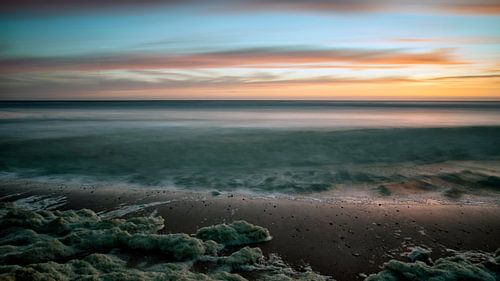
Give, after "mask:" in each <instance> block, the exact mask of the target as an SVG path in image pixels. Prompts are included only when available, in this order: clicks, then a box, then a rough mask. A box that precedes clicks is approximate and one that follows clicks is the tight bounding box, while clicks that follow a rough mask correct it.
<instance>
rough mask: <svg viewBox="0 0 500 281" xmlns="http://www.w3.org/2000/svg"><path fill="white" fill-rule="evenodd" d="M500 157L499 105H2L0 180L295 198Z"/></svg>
mask: <svg viewBox="0 0 500 281" xmlns="http://www.w3.org/2000/svg"><path fill="white" fill-rule="evenodd" d="M498 160H500V103H498V102H324V101H317V102H316V101H289V102H285V101H265V102H264V101H141V102H136V101H123V102H121V101H120V102H111V101H108V102H0V173H1V176H0V180H1V179H4V180H5V179H12V178H17V179H30V178H36V179H47V180H61V181H65V180H72V181H75V180H81V181H82V182H87V183H88V182H93V181H95V182H101V183H102V182H115V183H116V182H120V183H124V184H133V185H141V186H158V187H163V188H176V189H190V190H193V189H194V190H198V189H201V190H231V191H233V190H244V191H250V192H259V193H260V192H263V193H269V192H278V193H287V194H291V193H314V192H321V191H325V190H331V189H334V188H335V187H336V186H338V185H344V184H349V183H364V184H373V185H374V186H378V185H379V184H381V183H387V182H390V181H395V180H398V179H399V180H400V179H401V178H402V177H403V175H402V174H400V173H398V172H394V173H393V174H390V173H389V174H388V173H386V172H384V173H382V174H381V173H376V172H367V170H366V169H365V167H398V166H401V165H406V166H407V165H408V164H410V165H433V164H439V163H448V162H468V163H470V162H474V161H479V162H481V161H483V162H484V161H493V162H495V161H498ZM466 172H470V173H472V174H474V175H475V176H477V174H478V173H476V172H475V171H466ZM493 172H495V171H493ZM479 174H480V173H479ZM491 176H492V175H491V174H489V175H486V174H485V175H484V177H485V178H487V179H488V177H491ZM493 176H494V175H493ZM458 177H459V179H463V177H467V175H466V176H463V175H459V176H458ZM469 178H470V177H469ZM473 178H474V177H473ZM474 179H476V178H474ZM489 180H490V181H491V180H492V182H490V183H487V184H490V185H493V187H495V185H496V182H495V180H496V179H495V178H489Z"/></svg>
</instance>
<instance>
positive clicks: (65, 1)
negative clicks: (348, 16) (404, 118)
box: [0, 0, 500, 15]
mask: <svg viewBox="0 0 500 281" xmlns="http://www.w3.org/2000/svg"><path fill="white" fill-rule="evenodd" d="M189 5H198V6H205V7H209V8H210V7H211V8H213V10H218V11H221V10H227V9H230V10H232V11H241V12H246V11H252V10H257V11H258V10H266V11H267V10H296V11H314V12H323V13H324V12H350V13H367V12H378V11H382V12H385V11H402V12H405V11H409V12H418V11H423V12H429V11H431V12H433V11H434V12H435V11H438V12H445V13H458V14H482V15H490V14H491V15H495V14H500V3H499V2H498V1H495V0H477V1H460V0H459V1H455V0H438V1H430V0H427V1H425V0H423V1H416V0H403V1H393V0H372V1H369V0H232V1H229V0H212V1H202V0H186V1H181V0H145V1H135V0H117V1H111V0H104V1H100V0H87V1H77V0H46V1H35V0H6V1H2V4H1V5H0V12H28V13H36V14H43V13H50V14H53V13H68V12H81V11H89V10H100V11H102V10H109V11H113V12H116V11H117V10H119V9H137V8H151V7H155V8H165V7H166V8H169V7H177V6H189Z"/></svg>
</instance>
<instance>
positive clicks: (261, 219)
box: [0, 181, 500, 281]
mask: <svg viewBox="0 0 500 281" xmlns="http://www.w3.org/2000/svg"><path fill="white" fill-rule="evenodd" d="M47 185H50V184H47ZM47 185H44V184H40V183H38V184H37V183H33V182H29V181H25V182H24V185H21V184H19V183H17V184H14V183H10V184H9V183H5V182H4V183H0V197H1V198H0V201H3V202H6V201H15V200H18V199H21V198H25V199H26V198H30V196H39V197H35V198H34V201H36V200H38V201H40V200H46V203H49V204H50V203H51V201H50V200H49V199H50V198H56V199H57V198H59V199H58V200H55V201H54V202H52V203H53V204H54V205H53V206H56V207H57V208H56V209H59V210H70V209H82V208H88V209H91V210H93V211H95V212H97V213H99V214H100V216H103V217H109V218H112V217H134V216H149V215H159V216H162V217H163V218H164V219H165V227H164V229H162V230H161V232H162V233H195V232H196V230H197V229H199V228H201V227H204V226H209V225H215V224H220V223H230V222H233V221H236V220H246V221H248V222H250V223H253V224H256V225H259V226H262V227H265V228H267V229H269V231H270V233H271V235H272V237H273V239H272V240H271V241H269V242H266V243H262V244H259V245H258V247H260V248H261V249H262V251H263V252H264V254H265V255H269V254H271V253H277V254H278V255H280V256H281V257H282V258H283V260H284V261H285V262H287V263H289V264H290V265H292V266H293V267H296V268H301V267H304V266H306V265H309V266H311V267H312V269H313V270H314V271H316V272H319V273H320V274H324V275H330V276H333V277H334V278H335V279H336V280H339V281H342V280H362V279H363V277H362V276H364V275H362V274H366V275H369V274H371V273H376V272H378V271H380V266H382V265H383V264H384V263H385V262H387V261H389V260H391V259H398V260H402V261H406V260H407V259H406V258H405V256H404V254H405V253H407V252H408V251H409V249H410V248H411V247H415V246H425V247H428V248H430V249H432V251H433V252H432V254H431V257H432V258H433V259H436V258H438V257H441V256H445V255H446V253H447V251H448V249H453V250H475V251H477V250H481V251H489V252H492V251H495V250H496V249H497V248H499V247H500V239H498V237H500V221H499V220H498V215H497V214H498V213H499V212H500V205H498V204H470V203H468V204H467V203H464V202H460V201H455V203H453V201H450V202H448V204H443V203H442V202H440V201H436V200H428V202H427V203H423V202H418V201H411V202H410V201H398V200H397V198H394V200H387V199H384V198H383V197H382V198H380V199H379V198H377V200H376V201H372V202H368V201H367V200H364V201H359V202H352V201H351V202H348V201H347V200H346V201H342V200H341V199H339V200H323V201H320V200H315V199H311V198H309V199H308V198H302V197H299V198H293V199H292V198H284V197H256V196H251V195H248V194H237V193H222V194H220V195H217V196H213V195H211V194H210V193H208V192H207V193H197V192H175V191H174V192H172V191H166V190H159V189H117V188H101V187H95V186H94V187H87V186H84V187H73V186H70V185H66V186H65V187H63V186H53V185H52V186H51V188H47ZM21 190H23V191H21ZM13 193H22V194H18V195H16V196H11V197H5V196H8V195H9V194H11V195H12V194H13ZM37 198H38V199H37ZM372 199H373V198H372ZM28 203H29V202H28Z"/></svg>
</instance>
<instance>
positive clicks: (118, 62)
mask: <svg viewBox="0 0 500 281" xmlns="http://www.w3.org/2000/svg"><path fill="white" fill-rule="evenodd" d="M336 63H343V64H350V65H354V66H363V65H368V66H369V65H382V66H383V65H453V64H463V63H464V62H462V61H460V60H458V59H457V58H455V57H454V56H453V55H452V53H451V51H450V50H447V49H441V50H432V51H428V52H409V51H403V50H364V49H329V50H300V49H296V50H294V49H286V48H256V49H239V50H230V51H220V52H209V53H194V54H185V55H141V54H111V55H83V56H74V57H44V58H13V59H3V60H0V73H4V74H5V73H18V72H37V71H44V72H45V71H58V70H82V71H83V70H84V71H89V70H117V69H123V70H140V69H204V68H224V67H239V68H287V67H288V66H291V67H294V66H297V65H299V66H301V67H307V68H315V67H318V68H328V67H332V68H336V67H339V66H338V65H335V64H336ZM344 67H349V66H348V65H347V66H345V65H344Z"/></svg>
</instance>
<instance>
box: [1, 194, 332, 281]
mask: <svg viewBox="0 0 500 281" xmlns="http://www.w3.org/2000/svg"><path fill="white" fill-rule="evenodd" d="M163 227H164V220H163V218H161V217H136V218H128V219H103V218H101V217H99V216H98V215H96V214H95V213H94V212H93V211H91V210H85V209H84V210H79V211H73V210H69V211H48V210H28V209H23V208H19V207H17V206H15V205H13V204H2V205H0V264H1V265H0V279H1V280H121V281H123V280H185V281H190V280H196V281H204V280H206V281H211V280H228V281H244V280H248V279H247V278H250V277H251V278H250V280H269V281H272V280H280V281H281V280H287V281H288V280H312V281H315V280H330V278H329V277H326V276H322V275H319V274H316V273H314V272H312V271H310V270H306V271H304V272H298V271H296V270H294V269H293V268H291V267H290V266H288V265H287V264H285V263H284V262H283V261H282V260H281V259H279V257H275V256H273V257H269V258H267V257H265V256H264V255H263V254H262V251H261V250H260V249H259V248H251V247H243V248H241V249H239V250H236V251H234V252H232V253H230V254H229V255H226V256H219V254H220V251H221V249H222V248H224V247H225V246H226V245H232V246H234V245H239V246H244V245H247V244H251V243H257V242H262V241H268V240H269V239H270V235H269V231H268V230H267V229H265V228H262V227H259V226H255V225H252V224H250V223H247V222H245V221H237V222H234V223H231V224H221V225H215V226H211V227H207V228H202V229H200V230H199V231H198V232H197V233H196V235H194V236H192V235H188V234H184V233H175V234H158V231H159V230H160V229H162V228H163ZM138 253H139V254H140V256H141V257H144V256H148V255H154V256H160V257H161V262H156V263H154V264H148V263H139V265H137V266H133V267H132V266H129V264H130V261H131V260H132V259H133V258H134V257H137V254H138ZM200 262H202V263H209V264H210V266H208V268H209V270H204V271H203V272H198V271H197V267H196V264H197V263H200ZM249 276H250V277H249Z"/></svg>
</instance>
